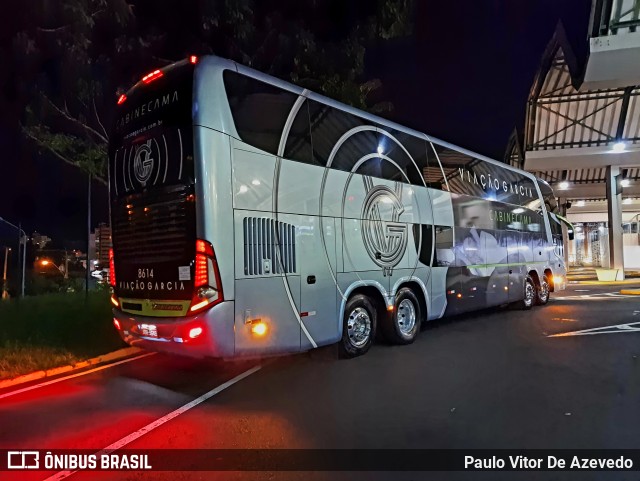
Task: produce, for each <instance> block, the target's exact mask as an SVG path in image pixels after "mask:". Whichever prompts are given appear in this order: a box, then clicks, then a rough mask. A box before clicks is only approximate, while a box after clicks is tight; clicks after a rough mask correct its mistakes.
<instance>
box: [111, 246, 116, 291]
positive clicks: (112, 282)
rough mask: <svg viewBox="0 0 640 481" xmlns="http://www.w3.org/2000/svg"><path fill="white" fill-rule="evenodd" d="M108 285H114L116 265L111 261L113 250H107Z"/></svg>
mask: <svg viewBox="0 0 640 481" xmlns="http://www.w3.org/2000/svg"><path fill="white" fill-rule="evenodd" d="M109 284H110V285H111V286H112V287H115V285H116V264H115V262H114V260H113V249H109Z"/></svg>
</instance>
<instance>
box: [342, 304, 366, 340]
mask: <svg viewBox="0 0 640 481" xmlns="http://www.w3.org/2000/svg"><path fill="white" fill-rule="evenodd" d="M347 335H348V336H349V342H350V343H351V344H352V345H353V346H354V347H362V346H364V345H365V344H366V343H367V341H369V337H370V336H371V316H369V313H368V312H367V310H366V309H364V308H362V307H356V308H355V309H354V310H353V311H351V313H349V317H347Z"/></svg>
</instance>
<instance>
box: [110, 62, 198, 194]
mask: <svg viewBox="0 0 640 481" xmlns="http://www.w3.org/2000/svg"><path fill="white" fill-rule="evenodd" d="M161 72H162V75H157V76H156V78H154V80H153V82H148V83H145V82H139V83H138V84H137V85H136V86H135V87H134V88H133V89H131V90H130V91H129V92H127V94H126V100H125V101H123V102H122V103H121V104H119V105H118V108H117V117H116V121H115V125H114V128H113V131H112V132H113V134H112V136H111V142H110V151H109V162H110V165H109V167H110V174H111V175H110V178H111V188H112V190H113V192H114V193H115V195H116V197H121V196H123V195H127V194H131V193H135V192H142V191H147V190H149V189H156V188H163V187H167V186H172V185H190V184H193V180H194V179H193V177H194V173H193V141H192V116H191V107H192V103H193V101H192V96H193V87H192V84H193V66H192V65H191V64H190V63H188V62H187V63H185V64H184V65H181V64H179V65H176V66H172V67H171V68H168V69H167V70H166V71H161Z"/></svg>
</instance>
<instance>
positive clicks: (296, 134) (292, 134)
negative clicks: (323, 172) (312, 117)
mask: <svg viewBox="0 0 640 481" xmlns="http://www.w3.org/2000/svg"><path fill="white" fill-rule="evenodd" d="M284 158H285V159H289V160H297V161H298V162H304V163H305V164H312V165H319V166H324V164H323V163H320V162H319V160H318V159H317V158H315V157H314V156H313V148H312V146H311V129H310V128H309V102H308V101H307V100H305V101H304V102H303V103H302V105H301V106H300V109H299V110H298V113H297V114H296V117H295V119H294V120H293V123H292V124H291V130H289V136H288V137H287V143H286V145H285V148H284Z"/></svg>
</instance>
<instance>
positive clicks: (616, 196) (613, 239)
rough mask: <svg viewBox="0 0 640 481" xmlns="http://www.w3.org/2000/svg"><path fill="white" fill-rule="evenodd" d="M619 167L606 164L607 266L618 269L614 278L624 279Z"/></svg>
mask: <svg viewBox="0 0 640 481" xmlns="http://www.w3.org/2000/svg"><path fill="white" fill-rule="evenodd" d="M621 180H622V178H621V176H620V167H617V166H612V165H610V166H608V167H607V173H606V182H607V220H608V222H609V268H610V269H618V275H617V277H616V280H624V250H623V249H624V246H623V241H622V186H621V185H620V181H621Z"/></svg>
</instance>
